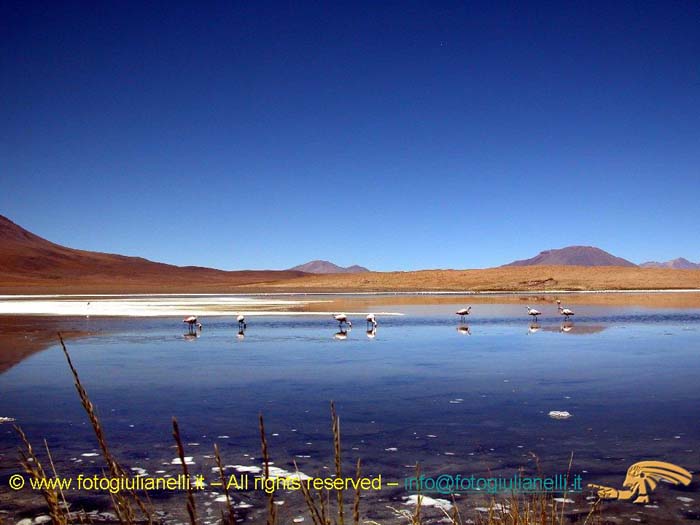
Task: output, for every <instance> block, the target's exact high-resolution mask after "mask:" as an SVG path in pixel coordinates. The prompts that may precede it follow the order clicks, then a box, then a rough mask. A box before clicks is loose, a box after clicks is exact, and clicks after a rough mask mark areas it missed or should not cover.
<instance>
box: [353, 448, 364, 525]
mask: <svg viewBox="0 0 700 525" xmlns="http://www.w3.org/2000/svg"><path fill="white" fill-rule="evenodd" d="M361 476H362V465H361V461H360V460H359V459H358V460H357V467H356V468H355V480H356V481H357V482H358V483H357V488H356V489H355V501H353V504H352V521H353V523H354V524H355V525H360V494H361V489H360V483H359V481H360V477H361Z"/></svg>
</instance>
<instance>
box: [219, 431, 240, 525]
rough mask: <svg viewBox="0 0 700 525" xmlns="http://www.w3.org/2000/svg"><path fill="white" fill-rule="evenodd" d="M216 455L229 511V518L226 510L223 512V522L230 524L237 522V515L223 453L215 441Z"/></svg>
mask: <svg viewBox="0 0 700 525" xmlns="http://www.w3.org/2000/svg"><path fill="white" fill-rule="evenodd" d="M214 457H215V458H216V466H217V467H218V469H219V479H220V480H221V486H222V487H223V488H224V496H226V510H227V512H228V518H226V517H225V514H224V512H223V511H222V512H221V517H222V520H221V521H222V523H228V524H229V525H235V524H236V517H235V516H234V514H233V505H231V496H229V493H228V485H227V483H226V475H225V474H224V467H223V466H222V464H221V455H220V454H219V445H217V444H216V443H214Z"/></svg>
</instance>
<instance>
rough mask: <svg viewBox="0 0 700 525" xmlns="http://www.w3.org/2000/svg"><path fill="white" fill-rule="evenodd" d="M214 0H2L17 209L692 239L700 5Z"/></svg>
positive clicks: (190, 260)
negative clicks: (78, 0)
mask: <svg viewBox="0 0 700 525" xmlns="http://www.w3.org/2000/svg"><path fill="white" fill-rule="evenodd" d="M205 4H207V5H206V6H204V7H202V6H201V5H199V3H195V2H192V3H191V4H189V5H187V4H185V3H180V2H162V3H161V2H143V3H142V2H134V3H127V2H113V3H106V2H83V3H75V4H71V3H62V2H52V1H51V2H46V3H32V2H19V3H16V4H13V3H12V2H7V1H6V2H3V3H2V6H1V7H0V44H1V45H0V108H1V111H2V118H1V119H0V177H1V182H2V191H1V192H0V213H2V214H4V215H7V216H8V217H10V218H11V219H12V220H14V221H15V222H17V223H19V224H21V225H23V226H25V227H26V228H28V229H30V230H32V231H34V232H36V233H38V234H40V235H42V236H44V237H47V238H49V239H51V240H53V241H55V242H59V243H61V244H66V245H69V246H73V247H79V248H84V249H91V250H100V251H109V252H117V253H125V254H133V255H142V256H145V257H148V258H151V259H155V260H160V261H165V262H171V263H176V264H197V265H206V266H215V267H220V268H225V269H238V268H285V267H289V266H292V265H295V264H298V263H301V262H305V261H307V260H309V259H315V258H326V259H331V260H333V261H335V262H337V263H339V264H343V265H347V264H353V263H358V264H363V265H365V266H368V267H370V268H372V269H378V270H391V269H418V268H469V267H483V266H494V265H499V264H503V263H505V262H508V261H510V260H512V259H516V258H524V257H529V256H532V255H535V254H536V253H538V252H539V251H540V250H542V249H546V248H554V247H562V246H566V245H570V244H592V245H597V246H600V247H601V248H604V249H607V250H609V251H611V252H613V253H615V254H616V255H619V256H622V257H626V258H629V259H631V260H633V261H635V262H641V261H644V260H649V259H657V260H659V259H662V260H663V259H669V258H673V257H677V256H686V257H688V258H690V259H692V260H696V261H697V260H700V246H699V245H698V239H699V238H700V206H699V204H700V201H699V199H700V3H698V2H694V1H677V2H655V3H652V2H622V1H615V2H609V1H605V2H557V1H552V2H533V3H523V2H507V3H494V2H484V3H472V2H469V3H466V4H464V3H462V2H454V3H452V2H436V3H434V4H432V5H430V4H428V3H427V2H421V3H414V2H371V3H360V2H345V3H342V4H340V3H326V2H319V3H314V2H294V3H264V2H257V1H246V2H222V3H214V2H210V3H205ZM525 4H528V5H527V6H525Z"/></svg>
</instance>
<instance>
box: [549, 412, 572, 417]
mask: <svg viewBox="0 0 700 525" xmlns="http://www.w3.org/2000/svg"><path fill="white" fill-rule="evenodd" d="M548 415H549V417H551V418H552V419H569V418H570V417H571V414H570V413H569V412H567V411H566V410H552V411H550V412H549V414H548Z"/></svg>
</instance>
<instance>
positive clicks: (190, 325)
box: [182, 315, 202, 334]
mask: <svg viewBox="0 0 700 525" xmlns="http://www.w3.org/2000/svg"><path fill="white" fill-rule="evenodd" d="M182 322H183V323H187V329H188V331H189V332H190V333H191V334H192V333H194V331H195V327H197V328H199V329H200V330H201V329H202V323H198V322H197V316H196V315H190V316H189V317H185V318H184V319H183V320H182Z"/></svg>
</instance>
